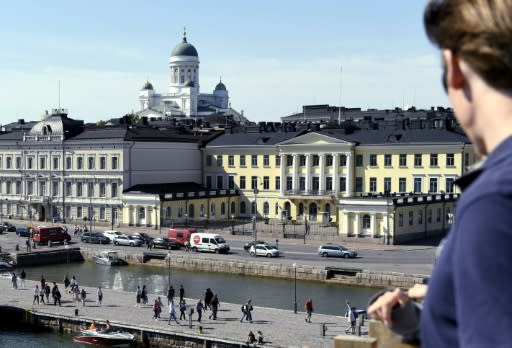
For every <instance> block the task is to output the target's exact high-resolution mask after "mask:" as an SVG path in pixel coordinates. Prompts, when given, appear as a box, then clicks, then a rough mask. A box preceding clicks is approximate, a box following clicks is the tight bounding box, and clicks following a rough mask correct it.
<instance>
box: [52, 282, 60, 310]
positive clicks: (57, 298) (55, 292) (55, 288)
mask: <svg viewBox="0 0 512 348" xmlns="http://www.w3.org/2000/svg"><path fill="white" fill-rule="evenodd" d="M61 296H62V295H61V294H60V291H59V287H58V286H57V283H55V282H53V288H52V297H53V305H54V306H56V305H57V303H58V304H59V306H60V305H61V303H60V298H61Z"/></svg>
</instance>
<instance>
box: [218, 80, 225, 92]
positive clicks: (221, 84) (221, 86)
mask: <svg viewBox="0 0 512 348" xmlns="http://www.w3.org/2000/svg"><path fill="white" fill-rule="evenodd" d="M215 90H216V91H225V90H226V85H225V84H223V83H222V81H221V82H219V83H217V86H215Z"/></svg>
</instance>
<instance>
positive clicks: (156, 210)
mask: <svg viewBox="0 0 512 348" xmlns="http://www.w3.org/2000/svg"><path fill="white" fill-rule="evenodd" d="M157 202H158V198H157V196H155V230H157V229H158V209H157V206H156V205H157ZM160 233H162V231H160Z"/></svg>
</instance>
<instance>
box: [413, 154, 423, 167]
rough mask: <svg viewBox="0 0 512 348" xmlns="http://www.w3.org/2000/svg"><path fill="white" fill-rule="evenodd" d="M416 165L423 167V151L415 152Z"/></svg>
mask: <svg viewBox="0 0 512 348" xmlns="http://www.w3.org/2000/svg"><path fill="white" fill-rule="evenodd" d="M414 166H415V167H421V166H422V164H421V153H415V154H414Z"/></svg>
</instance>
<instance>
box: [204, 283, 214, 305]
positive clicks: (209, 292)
mask: <svg viewBox="0 0 512 348" xmlns="http://www.w3.org/2000/svg"><path fill="white" fill-rule="evenodd" d="M212 298H213V291H212V290H211V289H210V288H208V289H206V292H205V293H204V310H207V309H208V308H209V309H212V308H211V302H212Z"/></svg>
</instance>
